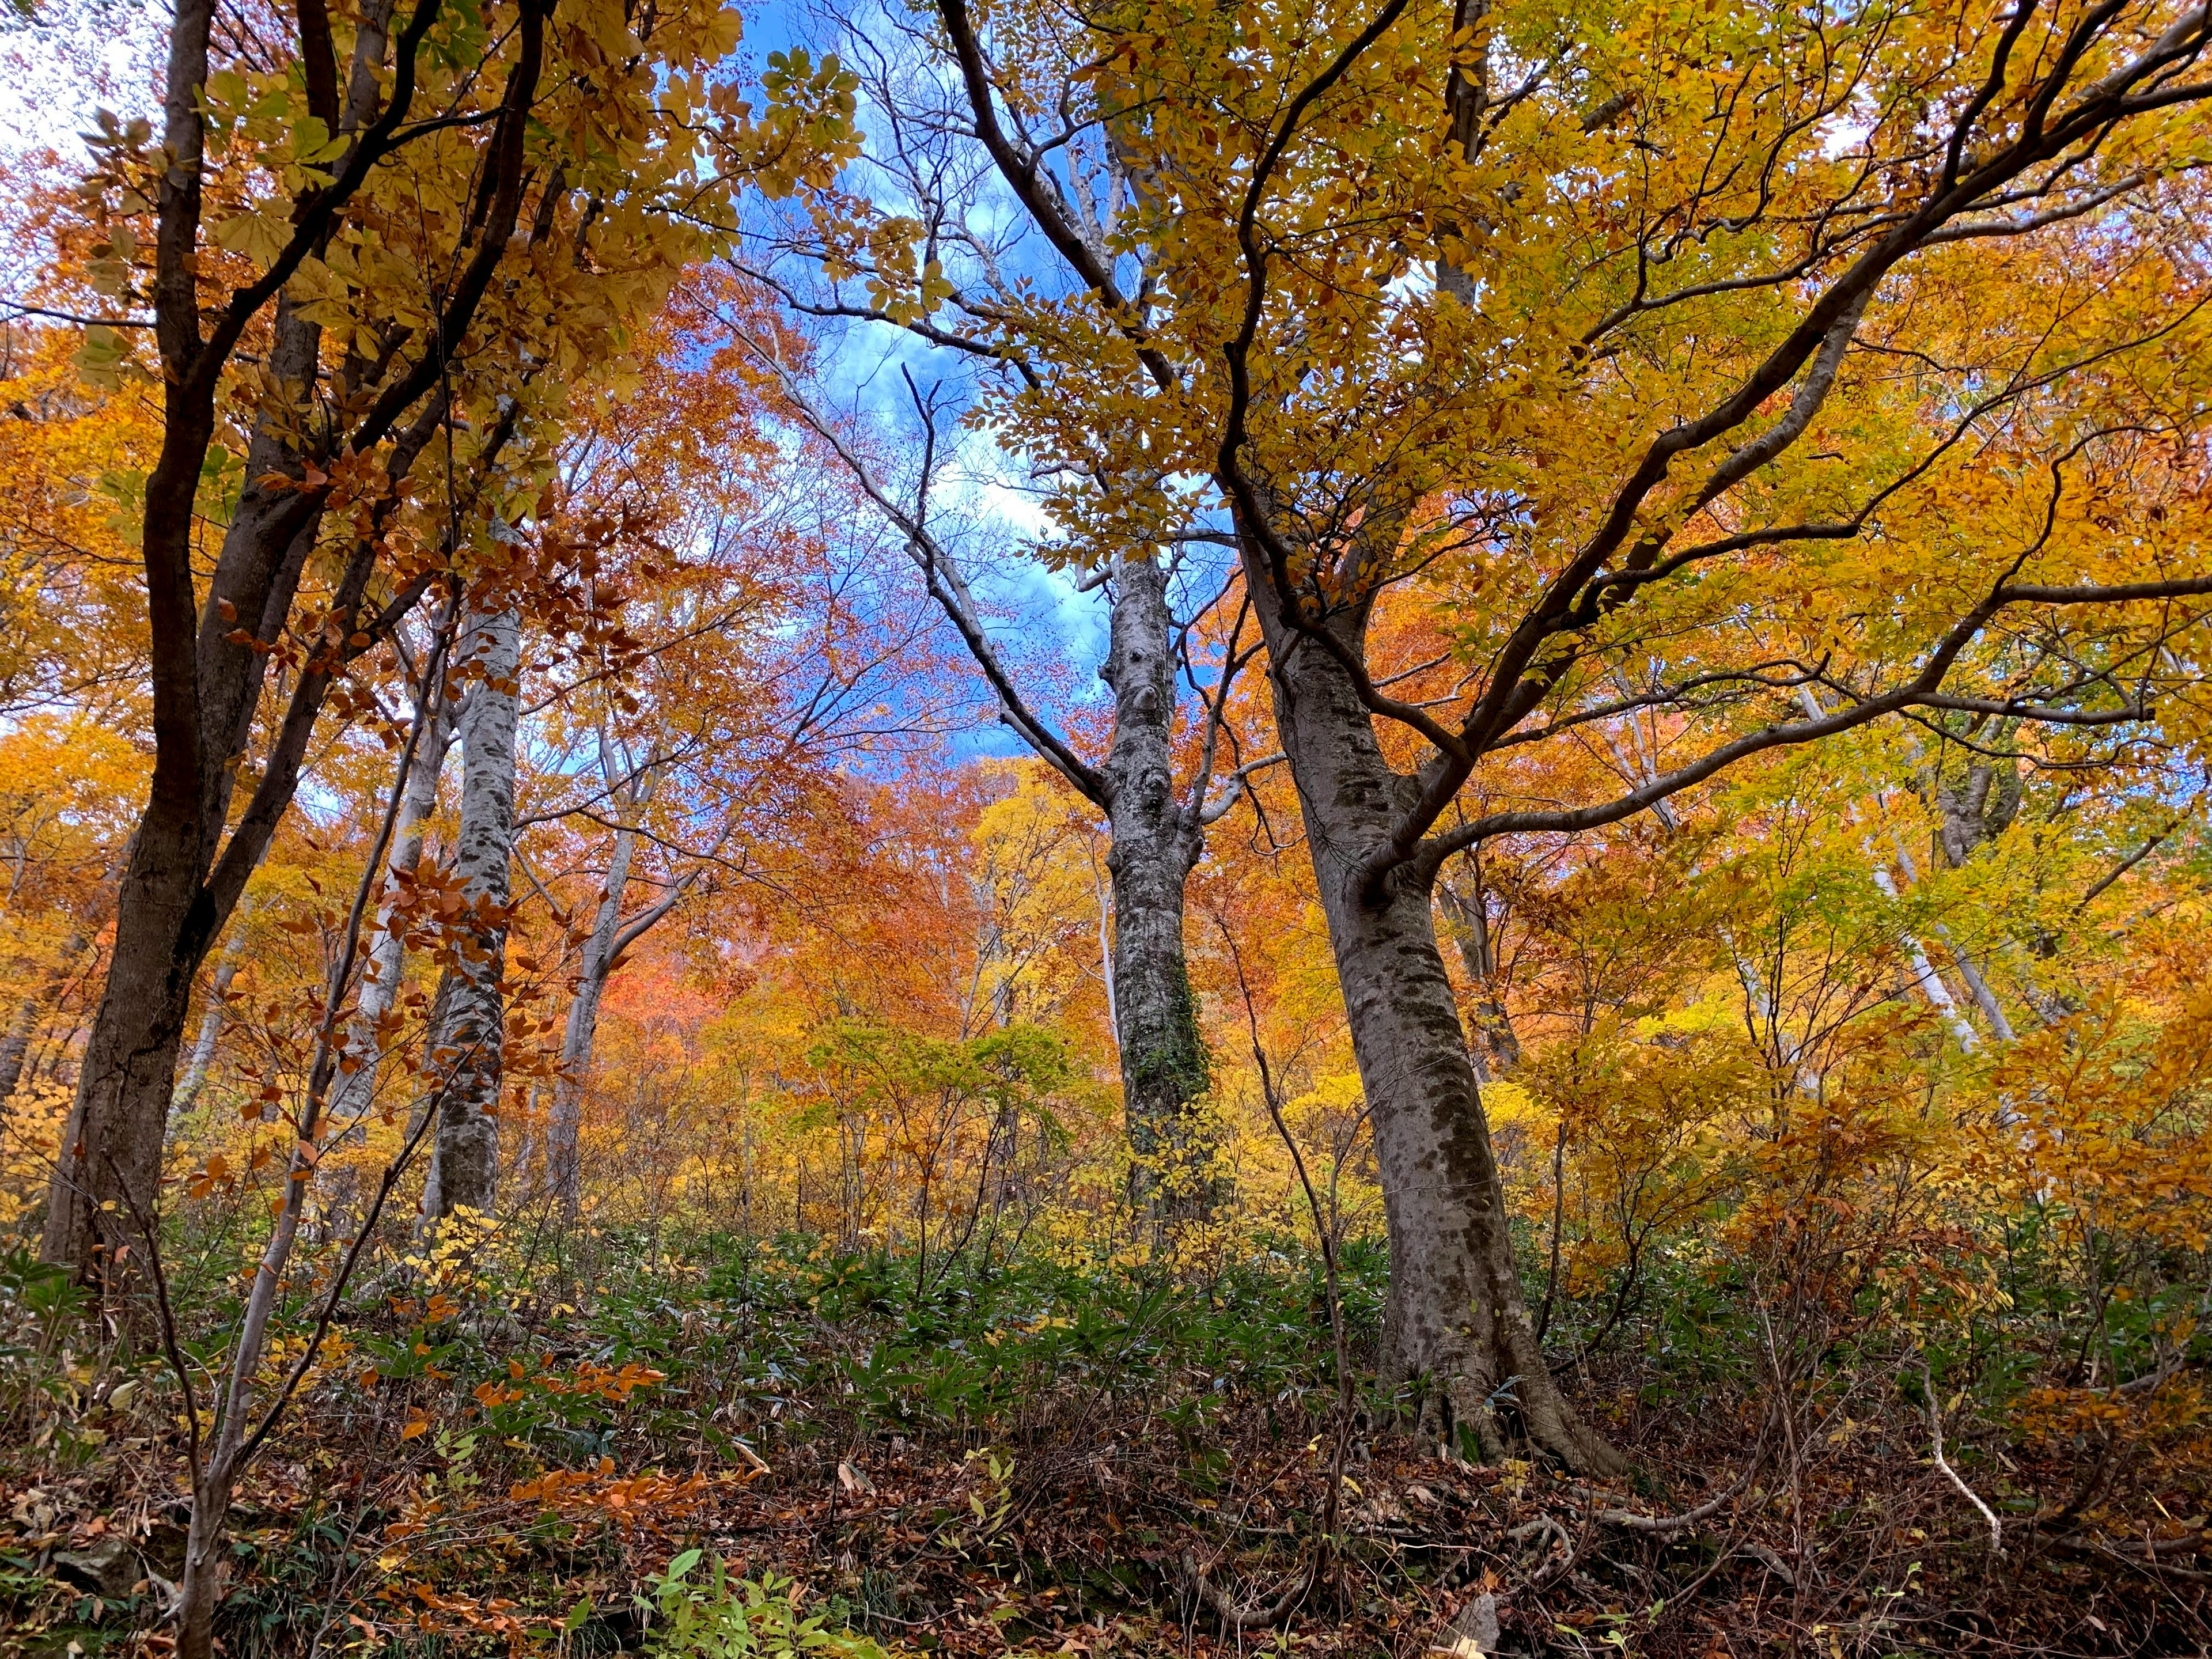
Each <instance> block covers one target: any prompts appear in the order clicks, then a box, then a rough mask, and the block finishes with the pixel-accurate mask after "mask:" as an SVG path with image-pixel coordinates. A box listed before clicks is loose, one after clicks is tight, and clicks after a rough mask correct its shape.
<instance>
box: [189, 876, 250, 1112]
mask: <svg viewBox="0 0 2212 1659" xmlns="http://www.w3.org/2000/svg"><path fill="white" fill-rule="evenodd" d="M247 908H248V907H247V906H246V905H244V904H240V906H239V907H238V911H237V915H238V921H239V927H238V928H237V930H236V931H235V932H234V933H232V934H231V938H230V943H229V944H228V945H225V946H224V947H223V952H222V961H221V962H220V963H217V964H216V970H215V980H214V981H213V983H211V984H210V986H209V987H208V994H207V1000H206V1004H205V1006H203V1007H202V1009H201V1010H200V1031H199V1035H198V1036H197V1037H195V1038H193V1039H192V1057H191V1060H190V1061H189V1062H187V1064H186V1065H185V1076H184V1080H183V1081H182V1082H181V1083H179V1084H178V1085H177V1098H176V1103H175V1109H177V1110H178V1111H180V1112H181V1111H185V1110H187V1109H190V1108H191V1104H192V1103H193V1102H194V1101H196V1100H197V1099H198V1098H199V1097H200V1091H201V1090H202V1089H204V1088H205V1087H207V1080H208V1073H209V1072H210V1070H211V1069H213V1067H214V1066H215V1050H216V1043H217V1042H221V1041H222V1018H223V999H224V998H225V997H227V996H228V995H229V994H230V987H231V983H232V981H234V980H236V979H237V977H238V969H239V965H240V963H243V962H244V961H245V960H246V927H245V922H246V910H247Z"/></svg>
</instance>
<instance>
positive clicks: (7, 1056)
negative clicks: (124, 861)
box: [0, 872, 113, 1109]
mask: <svg viewBox="0 0 2212 1659" xmlns="http://www.w3.org/2000/svg"><path fill="white" fill-rule="evenodd" d="M112 873H113V872H110V874H111V875H112ZM91 943H92V929H91V928H90V927H88V926H82V925H80V926H79V927H75V928H72V929H71V930H70V935H69V937H68V938H67V939H64V940H63V941H62V948H61V955H60V956H59V957H58V959H57V960H56V961H55V963H54V970H53V972H52V974H50V975H47V976H46V990H45V991H44V992H43V993H42V994H39V995H36V996H27V997H25V998H24V999H23V1000H22V1001H21V1002H20V1003H18V1004H17V1005H16V1006H15V1018H12V1019H10V1020H9V1022H8V1029H7V1030H6V1031H5V1032H4V1033H0V1109H4V1108H5V1107H6V1105H7V1104H8V1103H9V1101H10V1100H12V1099H14V1098H15V1091H16V1090H18V1089H20V1088H21V1087H22V1086H23V1066H24V1064H25V1062H26V1061H27V1060H29V1058H30V1054H31V1039H32V1038H33V1036H37V1035H38V1030H39V1016H40V1014H42V1013H44V1012H46V1010H47V1009H49V1008H51V1007H52V1006H54V1005H55V1004H56V1003H58V1002H59V1001H60V1000H61V999H62V994H63V993H64V991H66V990H67V989H68V988H69V981H70V974H71V973H72V972H73V971H74V970H75V969H76V959H77V958H78V957H81V956H82V955H83V954H84V951H85V947H86V946H87V945H90V944H91Z"/></svg>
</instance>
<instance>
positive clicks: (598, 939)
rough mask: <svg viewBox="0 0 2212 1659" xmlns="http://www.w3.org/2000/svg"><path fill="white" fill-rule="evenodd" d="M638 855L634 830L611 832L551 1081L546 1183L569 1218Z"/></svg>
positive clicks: (578, 1189)
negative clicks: (603, 1011) (589, 1082)
mask: <svg viewBox="0 0 2212 1659" xmlns="http://www.w3.org/2000/svg"><path fill="white" fill-rule="evenodd" d="M636 851H637V831H636V830H635V829H629V828H624V829H618V830H617V831H616V832H615V846H614V854H613V856H612V857H611V858H610V859H609V860H607V884H606V887H605V890H604V891H602V892H601V893H600V895H599V912H598V914H597V915H594V916H593V917H592V932H591V936H590V937H589V938H587V939H586V940H585V941H584V951H583V959H582V961H581V962H580V963H579V964H578V968H577V973H576V995H575V999H574V1000H573V1001H572V1002H570V1003H569V1005H568V1029H567V1030H565V1031H563V1032H562V1036H561V1070H560V1073H559V1074H558V1075H557V1076H556V1077H555V1079H553V1112H552V1116H551V1118H550V1121H548V1122H547V1124H546V1128H545V1175H546V1181H547V1184H548V1185H549V1186H550V1187H551V1188H552V1190H553V1192H554V1193H555V1194H556V1196H558V1198H559V1199H560V1200H561V1205H562V1209H563V1210H565V1211H566V1212H568V1215H569V1216H571V1217H572V1218H573V1217H574V1215H575V1214H576V1213H577V1210H578V1206H580V1204H581V1202H582V1200H583V1186H582V1182H581V1178H580V1170H579V1166H578V1164H577V1159H576V1143H577V1138H578V1133H579V1131H580V1128H581V1127H582V1123H583V1110H584V1084H585V1081H586V1079H587V1078H588V1077H589V1075H590V1073H591V1069H592V1045H593V1044H594V1043H595V1042H597V1041H598V1040H599V999H600V998H601V997H603V996H604V995H605V994H606V988H607V976H608V975H610V974H611V973H612V972H613V971H614V965H615V956H616V936H617V933H619V932H620V931H621V922H622V903H623V890H624V889H625V888H627V887H628V886H629V866H630V860H631V859H632V858H633V857H634V856H635V854H636Z"/></svg>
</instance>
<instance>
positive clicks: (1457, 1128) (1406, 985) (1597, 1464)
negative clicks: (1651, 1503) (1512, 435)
mask: <svg viewBox="0 0 2212 1659" xmlns="http://www.w3.org/2000/svg"><path fill="white" fill-rule="evenodd" d="M1250 574H1251V575H1252V578H1253V580H1252V581H1251V584H1250V586H1251V588H1252V591H1253V593H1254V596H1255V608H1257V609H1258V610H1259V612H1260V617H1261V624H1262V626H1263V627H1264V628H1265V629H1267V647H1268V657H1269V668H1268V679H1269V683H1270V685H1271V687H1272V689H1273V694H1274V705H1275V721H1276V726H1277V727H1278V729H1279V732H1280V733H1281V736H1282V739H1283V749H1284V753H1285V756H1286V757H1287V758H1288V760H1289V763H1290V767H1291V777H1292V779H1293V781H1295V782H1296V784H1297V791H1298V805H1299V810H1300V812H1301V814H1302V816H1303V817H1304V823H1305V830H1306V837H1307V842H1308V845H1309V847H1310V851H1311V854H1312V858H1313V861H1314V873H1315V877H1316V882H1317V884H1318V885H1319V888H1320V892H1321V901H1322V912H1323V914H1324V915H1326V916H1327V918H1328V930H1329V942H1330V945H1331V946H1332V948H1333V950H1334V954H1335V958H1336V969H1337V975H1338V979H1339V981H1340V984H1341V986H1342V988H1343V992H1344V1001H1345V1008H1346V1013H1347V1014H1348V1016H1349V1018H1350V1021H1351V1030H1352V1052H1353V1055H1354V1057H1355V1059H1356V1060H1357V1061H1358V1067H1359V1079H1360V1085H1361V1087H1362V1088H1363V1090H1364V1091H1365V1095H1366V1099H1367V1105H1368V1109H1369V1113H1370V1123H1371V1124H1372V1126H1373V1129H1372V1132H1373V1134H1374V1139H1375V1156H1376V1164H1377V1166H1378V1170H1379V1173H1380V1176H1381V1180H1382V1187H1383V1216H1384V1221H1385V1225H1387V1227H1388V1230H1389V1243H1390V1288H1389V1299H1388V1302H1387V1303H1386V1304H1385V1309H1384V1316H1383V1373H1384V1376H1385V1380H1386V1381H1391V1382H1404V1381H1408V1380H1414V1379H1419V1380H1421V1382H1422V1383H1423V1385H1424V1386H1423V1391H1422V1400H1421V1407H1420V1411H1421V1425H1422V1428H1423V1430H1424V1431H1425V1433H1428V1434H1431V1435H1434V1436H1437V1437H1441V1438H1443V1439H1445V1440H1447V1441H1449V1440H1451V1439H1453V1438H1455V1437H1456V1431H1458V1430H1460V1429H1462V1428H1463V1429H1465V1430H1466V1431H1468V1434H1469V1435H1470V1436H1471V1437H1473V1439H1474V1442H1475V1443H1476V1444H1477V1446H1478V1447H1479V1449H1480V1451H1481V1453H1482V1454H1483V1455H1485V1456H1486V1457H1495V1456H1497V1455H1500V1454H1501V1453H1502V1452H1503V1451H1504V1449H1505V1448H1506V1446H1507V1445H1508V1444H1509V1443H1510V1440H1512V1439H1515V1438H1518V1439H1522V1440H1525V1441H1526V1442H1527V1443H1528V1444H1529V1445H1530V1446H1531V1447H1532V1448H1534V1449H1535V1450H1536V1451H1537V1452H1539V1453H1540V1454H1541V1455H1545V1456H1547V1457H1548V1458H1550V1459H1552V1460H1553V1461H1554V1462H1559V1463H1560V1464H1563V1465H1565V1467H1566V1468H1570V1469H1572V1470H1576V1471H1578V1472H1583V1473H1590V1474H1600V1473H1609V1472H1613V1471H1616V1470H1619V1469H1620V1468H1623V1467H1625V1465H1624V1463H1623V1460H1622V1459H1621V1457H1620V1454H1619V1453H1618V1452H1616V1451H1615V1450H1614V1449H1613V1448H1612V1447H1611V1446H1609V1445H1607V1443H1606V1442H1605V1441H1604V1439H1603V1438H1602V1437H1600V1436H1598V1435H1597V1434H1596V1433H1595V1432H1593V1431H1591V1430H1590V1429H1589V1427H1588V1426H1587V1425H1585V1424H1584V1423H1583V1421H1582V1419H1581V1418H1580V1417H1579V1415H1578V1414H1577V1413H1576V1411H1575V1409H1574V1407H1573V1406H1572V1404H1571V1402H1570V1401H1568V1400H1567V1398H1566V1396H1565V1395H1564V1394H1563V1393H1562V1392H1561V1391H1560V1389H1559V1387H1558V1385H1557V1384H1556V1383H1553V1380H1552V1374H1551V1370H1550V1368H1549V1367H1548V1366H1547V1364H1546V1363H1545V1358H1544V1352H1543V1348H1542V1346H1541V1343H1540V1342H1539V1341H1538V1340H1537V1336H1536V1331H1535V1327H1534V1322H1532V1321H1531V1320H1530V1318H1529V1316H1528V1304H1527V1301H1526V1299H1525V1297H1523V1295H1522V1287H1521V1279H1520V1274H1519V1271H1518V1268H1517V1267H1516V1262H1515V1260H1514V1254H1513V1244H1512V1238H1511V1235H1510V1232H1509V1231H1508V1230H1507V1225H1506V1211H1505V1194H1504V1184H1503V1182H1501V1181H1500V1180H1499V1178H1498V1162H1497V1159H1496V1158H1495V1156H1494V1155H1493V1153H1492V1150H1491V1143H1490V1126H1489V1123H1488V1121H1487V1120H1486V1117H1485V1116H1484V1114H1483V1109H1482V1101H1481V1097H1480V1093H1479V1092H1478V1091H1477V1089H1476V1085H1475V1077H1474V1067H1473V1065H1472V1063H1471V1062H1470V1060H1469V1059H1468V1047H1467V1039H1466V1034H1465V1032H1464V1030H1462V1026H1461V1024H1460V1018H1459V1008H1458V1006H1457V1004H1456V1002H1455V1000H1454V998H1453V995H1452V987H1451V981H1450V979H1449V977H1448V975H1446V974H1445V971H1444V963H1443V952H1442V951H1440V950H1439V949H1438V948H1437V933H1436V927H1435V922H1434V920H1433V913H1432V908H1431V890H1430V889H1431V884H1430V881H1429V880H1428V879H1426V878H1423V877H1422V876H1420V875H1419V874H1417V873H1416V872H1414V871H1413V870H1412V869H1410V868H1406V867H1401V869H1400V870H1399V871H1398V872H1396V873H1395V874H1394V875H1393V876H1391V877H1390V878H1389V881H1388V883H1387V884H1386V886H1385V890H1383V892H1382V893H1381V894H1379V895H1376V894H1367V893H1364V892H1363V891H1362V890H1361V884H1360V882H1359V880H1358V872H1359V871H1360V869H1361V868H1362V867H1363V866H1364V864H1365V862H1366V860H1367V859H1368V856H1369V854H1370V853H1371V852H1373V851H1374V850H1375V849H1376V848H1379V847H1382V846H1384V845H1386V844H1387V843H1388V842H1389V836H1390V831H1391V829H1392V827H1393V824H1394V821H1395V818H1396V817H1398V815H1399V814H1400V813H1401V812H1402V811H1404V810H1405V809H1406V808H1407V807H1408V806H1409V805H1411V804H1412V795H1413V788H1414V785H1413V781H1412V780H1411V779H1409V778H1406V777H1403V776H1401V775H1399V774H1397V773H1395V772H1394V771H1393V770H1391V769H1390V768H1389V765H1388V763H1386V762H1385V761H1384V759H1383V752H1382V748H1381V745H1380V744H1378V743H1377V742H1376V736H1375V728H1374V725H1373V722H1372V720H1370V717H1369V715H1368V714H1367V711H1366V709H1365V708H1364V707H1362V705H1361V703H1360V702H1359V699H1358V694H1357V693H1356V691H1355V690H1354V689H1353V687H1352V682H1351V680H1350V678H1348V677H1347V676H1346V673H1345V671H1344V670H1343V669H1342V668H1341V667H1340V665H1338V664H1337V662H1336V661H1335V659H1334V658H1332V657H1331V656H1329V655H1328V653H1326V652H1324V651H1323V650H1322V648H1321V647H1318V646H1316V645H1315V644H1314V643H1313V642H1312V641H1306V640H1301V639H1300V638H1298V637H1297V635H1295V634H1292V633H1291V632H1290V631H1289V630H1288V629H1285V628H1284V627H1283V625H1282V624H1281V623H1280V620H1279V617H1278V616H1277V614H1276V613H1275V611H1273V607H1272V603H1271V601H1272V596H1273V590H1272V584H1271V583H1270V582H1269V581H1268V580H1267V572H1266V571H1265V570H1264V569H1261V570H1257V571H1253V572H1251V573H1250ZM1340 627H1343V628H1344V629H1345V632H1346V635H1348V636H1349V637H1347V641H1346V642H1347V643H1348V644H1350V645H1352V647H1353V652H1352V654H1353V655H1354V656H1355V658H1356V657H1357V654H1358V645H1359V643H1360V641H1359V640H1358V637H1357V635H1358V632H1359V631H1360V630H1361V629H1363V628H1364V618H1363V617H1353V618H1352V619H1351V620H1350V621H1349V622H1348V623H1340Z"/></svg>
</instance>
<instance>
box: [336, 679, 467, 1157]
mask: <svg viewBox="0 0 2212 1659" xmlns="http://www.w3.org/2000/svg"><path fill="white" fill-rule="evenodd" d="M430 695H431V696H432V697H433V698H435V702H433V704H432V706H431V709H430V713H429V717H428V719H426V720H423V721H422V737H421V738H419V739H418V741H417V744H416V753H415V758H414V761H413V763H412V764H411V765H410V767H409V769H408V772H407V787H406V789H405V791H404V793H402V795H401V797H400V802H399V816H398V821H397V822H396V823H394V825H393V826H392V851H391V853H390V854H389V855H388V856H387V858H386V862H385V868H386V872H387V873H386V880H385V884H384V890H383V892H382V894H381V895H380V897H379V900H378V902H377V909H376V935H375V942H374V944H372V945H370V946H369V951H368V967H367V969H364V970H363V972H362V982H361V995H360V998H359V999H358V1000H357V1001H356V1004H355V1008H354V1017H353V1019H352V1021H351V1023H350V1024H349V1026H348V1028H347V1032H346V1049H345V1058H344V1060H343V1061H342V1062H341V1063H340V1066H339V1068H338V1081H337V1088H336V1090H335V1091H333V1093H332V1095H331V1121H333V1122H335V1123H337V1125H338V1126H339V1127H340V1128H341V1129H348V1128H351V1127H355V1126H356V1125H358V1124H359V1123H360V1122H361V1121H362V1119H364V1118H366V1117H367V1116H368V1113H369V1111H370V1109H371V1108H372V1107H373V1106H374V1104H375V1101H376V1081H377V1072H378V1069H379V1067H380V1066H381V1064H382V1062H383V1058H384V1038H383V1034H382V1032H381V1030H380V1028H381V1026H382V1024H383V1023H384V1020H385V1018H386V1015H388V1014H389V1013H390V1012H392V1005H393V1004H394V1003H395V1002H396V1001H398V996H399V987H400V985H401V983H402V980H403V976H404V973H405V969H406V964H407V933H406V929H405V927H404V926H401V925H398V921H397V913H398V905H399V902H400V898H401V896H402V894H403V891H404V881H403V878H412V877H413V876H414V874H415V872H416V871H417V870H419V869H420V868H421V867H422V842H423V840H424V837H425V836H426V835H427V834H428V829H429V823H430V819H431V818H432V817H435V815H436V813H437V811H438V783H439V779H440V777H441V775H442V774H443V773H444V771H445V769H446V755H447V751H448V750H451V749H452V747H453V734H454V731H455V728H456V726H457V725H458V724H459V708H458V706H457V705H456V704H455V702H453V699H452V698H450V697H448V696H447V695H446V693H445V690H444V688H443V687H442V686H441V687H437V688H434V689H433V690H432V691H431V693H430ZM349 1068H350V1069H349Z"/></svg>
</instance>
